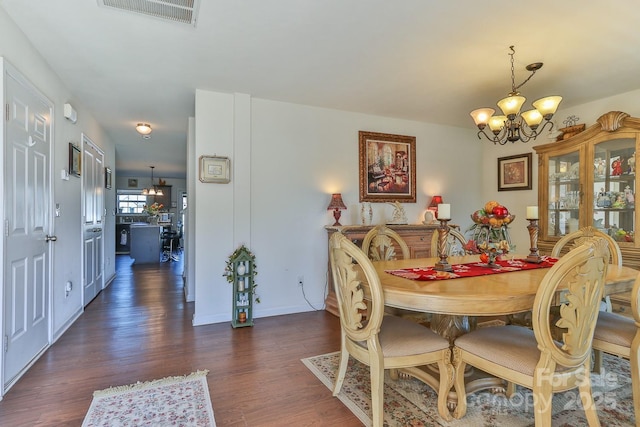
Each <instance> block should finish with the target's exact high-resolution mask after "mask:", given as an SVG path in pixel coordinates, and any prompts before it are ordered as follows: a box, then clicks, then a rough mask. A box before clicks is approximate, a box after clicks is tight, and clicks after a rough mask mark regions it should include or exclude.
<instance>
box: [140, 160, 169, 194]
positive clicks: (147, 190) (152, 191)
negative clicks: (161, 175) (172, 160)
mask: <svg viewBox="0 0 640 427" xmlns="http://www.w3.org/2000/svg"><path fill="white" fill-rule="evenodd" d="M149 167H150V168H151V186H150V187H149V188H143V189H142V195H143V196H164V193H163V192H162V188H156V185H155V184H154V183H153V169H154V168H155V166H149Z"/></svg>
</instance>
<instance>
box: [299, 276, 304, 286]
mask: <svg viewBox="0 0 640 427" xmlns="http://www.w3.org/2000/svg"><path fill="white" fill-rule="evenodd" d="M298 286H304V276H298Z"/></svg>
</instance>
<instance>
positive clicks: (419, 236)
mask: <svg viewBox="0 0 640 427" xmlns="http://www.w3.org/2000/svg"><path fill="white" fill-rule="evenodd" d="M373 227H375V225H344V226H327V227H325V229H326V230H327V242H328V241H329V239H330V238H331V235H332V234H333V233H335V232H337V231H339V232H341V233H342V234H344V235H345V236H347V237H348V238H349V240H351V241H352V242H353V243H355V244H356V245H357V246H358V247H362V241H363V240H364V237H365V236H366V234H367V233H368V232H369V230H371V229H372V228H373ZM387 227H389V228H390V229H392V230H394V231H395V232H396V233H398V234H399V235H400V237H402V238H403V239H404V241H405V242H406V243H407V246H409V251H410V252H411V258H427V257H430V256H431V238H432V237H433V234H434V233H437V232H438V231H437V230H438V228H439V227H440V224H437V223H436V224H428V225H423V224H403V225H393V224H387ZM453 227H455V226H453ZM327 283H328V292H327V298H326V300H325V310H327V311H328V312H329V313H331V314H334V315H336V316H340V313H339V309H338V305H337V300H336V294H335V291H334V288H333V276H332V275H331V266H329V268H328V274H327Z"/></svg>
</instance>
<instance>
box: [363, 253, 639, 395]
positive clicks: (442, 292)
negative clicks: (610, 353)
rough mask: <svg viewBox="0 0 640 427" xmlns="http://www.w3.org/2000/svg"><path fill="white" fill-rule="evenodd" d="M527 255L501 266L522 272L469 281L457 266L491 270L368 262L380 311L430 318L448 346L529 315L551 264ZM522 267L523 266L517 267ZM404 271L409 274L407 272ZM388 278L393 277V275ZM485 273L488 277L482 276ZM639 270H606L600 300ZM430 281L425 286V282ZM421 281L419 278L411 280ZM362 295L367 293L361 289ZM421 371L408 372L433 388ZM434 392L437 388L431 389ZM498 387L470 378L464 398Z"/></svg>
mask: <svg viewBox="0 0 640 427" xmlns="http://www.w3.org/2000/svg"><path fill="white" fill-rule="evenodd" d="M525 258H526V255H518V254H507V255H505V256H503V260H506V261H510V263H512V264H513V265H524V269H521V270H517V271H508V270H510V269H505V272H498V271H486V272H482V271H479V272H480V274H478V275H474V276H469V277H455V278H452V276H456V270H458V269H459V268H460V267H459V266H467V265H474V266H475V267H479V268H480V269H481V268H482V267H485V268H491V267H489V266H487V265H486V264H483V263H482V262H481V261H480V257H479V255H465V256H452V257H448V262H449V264H450V265H451V266H452V267H453V272H452V273H448V272H438V271H435V270H433V267H434V265H435V264H436V263H437V262H438V261H440V258H439V257H434V258H413V259H402V260H391V261H373V266H374V268H375V269H376V272H377V273H378V277H379V278H380V283H381V285H382V290H383V292H384V300H385V306H388V307H394V308H400V309H404V310H410V311H415V312H422V313H431V315H432V319H431V325H430V327H431V329H432V330H434V331H435V332H437V333H439V334H440V335H442V336H444V337H445V338H447V339H449V340H450V342H451V343H452V344H453V341H454V340H455V338H456V337H458V336H460V335H461V334H464V333H466V332H468V330H469V329H473V328H475V327H476V321H477V319H482V318H483V317H484V318H488V319H496V318H507V319H508V318H509V316H512V315H516V316H517V315H518V314H521V313H524V312H527V311H530V310H532V309H533V304H534V300H535V297H536V292H537V290H538V286H539V285H540V283H541V282H542V280H543V278H544V276H545V275H546V274H547V272H548V271H549V267H550V266H551V265H552V264H553V262H555V261H556V259H553V258H548V257H543V259H546V260H548V261H549V262H547V264H546V265H545V266H543V265H527V263H526V262H525V261H524V260H525ZM521 261H522V262H523V263H524V264H522V263H520V262H521ZM407 270H408V271H409V272H407ZM411 271H419V272H420V271H421V272H422V275H421V276H422V277H421V279H423V280H415V279H411V278H407V277H403V276H412V274H411V273H410V272H411ZM392 273H393V274H392ZM483 273H487V274H483ZM638 273H639V272H638V270H635V269H633V268H631V267H627V266H619V265H615V264H609V266H608V268H607V275H606V281H605V289H604V295H612V294H616V293H621V292H627V291H630V290H631V289H632V287H633V283H634V281H635V279H636V276H637V275H638ZM429 275H431V278H430V279H429V280H426V279H425V276H429ZM415 276H416V277H417V276H420V275H419V274H417V275H415ZM364 291H365V295H367V293H368V289H367V287H366V284H364ZM566 292H567V291H566V289H562V288H559V289H558V292H557V293H556V297H555V298H556V301H555V305H561V304H562V303H563V302H565V301H566V299H565V294H566ZM420 372H421V371H420V370H417V371H416V370H411V371H407V373H408V374H409V375H412V376H415V377H417V378H419V379H421V380H423V381H425V382H427V383H431V382H433V380H432V378H431V377H429V376H421V375H420ZM430 385H432V386H435V387H436V388H435V389H436V390H437V384H430ZM503 386H504V384H503V382H502V381H500V380H497V379H496V378H490V377H487V375H482V373H480V375H478V373H476V374H475V375H469V378H468V381H467V383H466V385H465V387H466V389H467V392H468V393H473V392H476V391H479V390H482V389H503ZM456 401H457V400H456V397H455V393H454V392H453V391H451V392H450V396H449V405H450V406H451V407H453V406H455V403H456Z"/></svg>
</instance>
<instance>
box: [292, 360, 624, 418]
mask: <svg viewBox="0 0 640 427" xmlns="http://www.w3.org/2000/svg"><path fill="white" fill-rule="evenodd" d="M339 354H340V353H339V352H335V353H329V354H323V355H320V356H315V357H309V358H306V359H302V363H304V364H305V366H307V368H309V370H311V372H312V373H313V374H314V375H315V376H316V377H317V378H318V379H319V380H320V381H321V382H322V383H323V384H324V385H325V386H327V388H329V390H330V391H329V393H331V392H332V391H333V384H334V380H335V373H336V372H337V370H338V361H339ZM591 380H592V387H593V396H594V399H595V402H596V406H597V408H598V417H599V418H600V423H601V424H602V425H603V426H607V427H623V426H624V427H628V426H634V425H635V416H634V413H633V397H632V393H631V371H630V367H629V361H627V360H624V359H620V358H617V357H614V356H609V355H605V357H604V365H603V370H602V374H600V375H596V374H591ZM384 382H385V388H384V425H385V426H388V427H406V426H411V427H427V426H445V427H449V426H451V427H488V426H491V427H533V426H534V415H533V397H532V395H531V391H530V390H528V389H526V388H523V387H520V386H518V388H517V390H516V393H514V395H513V396H512V397H511V398H507V397H505V395H504V394H501V393H491V392H489V391H481V392H477V393H474V394H470V395H468V396H467V405H468V408H467V413H466V415H465V416H464V417H463V418H462V419H460V420H453V421H451V422H447V421H444V420H443V419H442V418H440V415H439V414H438V408H437V395H436V393H435V392H434V391H433V389H432V388H431V387H429V386H428V385H426V384H425V383H423V382H421V381H419V380H416V379H415V378H412V377H409V378H405V377H404V376H402V375H401V376H400V379H398V380H396V381H394V380H391V379H390V377H389V374H388V372H387V371H385V379H384ZM370 393H371V389H370V382H369V368H368V367H367V366H365V365H363V364H361V363H360V362H358V361H356V360H355V359H353V358H350V359H349V367H348V368H347V374H346V378H345V380H344V383H343V385H342V390H341V391H340V394H339V395H338V399H340V401H342V403H344V404H345V406H347V408H349V409H350V410H351V412H353V414H354V415H355V416H356V417H358V419H360V421H362V423H363V424H364V425H366V426H370V425H371V408H370V405H371V397H370V396H371V394H370ZM552 425H553V426H554V427H577V426H586V425H587V421H586V419H585V417H584V411H583V409H582V405H581V403H580V397H579V396H578V394H577V390H570V391H567V392H564V393H556V394H554V396H553V419H552Z"/></svg>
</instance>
